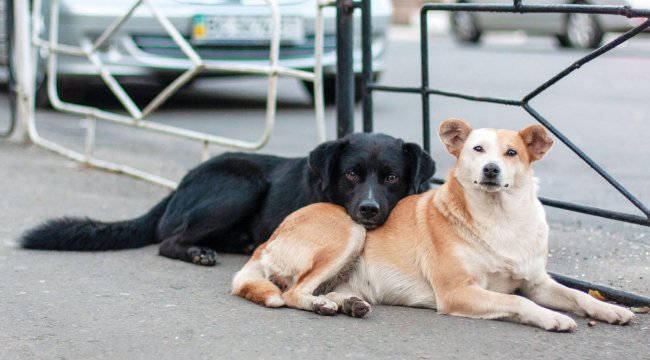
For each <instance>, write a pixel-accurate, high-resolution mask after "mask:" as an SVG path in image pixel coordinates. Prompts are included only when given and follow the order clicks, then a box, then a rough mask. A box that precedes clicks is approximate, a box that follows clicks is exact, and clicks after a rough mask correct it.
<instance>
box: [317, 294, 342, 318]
mask: <svg viewBox="0 0 650 360" xmlns="http://www.w3.org/2000/svg"><path fill="white" fill-rule="evenodd" d="M312 309H313V310H314V312H315V313H316V314H320V315H330V316H331V315H334V314H336V312H337V311H338V310H339V306H338V305H336V303H335V302H334V301H332V300H330V299H328V298H326V297H325V296H322V295H321V296H319V297H317V298H316V300H314V302H313V303H312Z"/></svg>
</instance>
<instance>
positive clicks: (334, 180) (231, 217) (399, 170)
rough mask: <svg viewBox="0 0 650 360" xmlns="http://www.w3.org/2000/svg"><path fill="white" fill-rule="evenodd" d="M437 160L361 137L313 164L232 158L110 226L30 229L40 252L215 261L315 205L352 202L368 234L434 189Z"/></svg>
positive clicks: (30, 244) (55, 224) (382, 138)
mask: <svg viewBox="0 0 650 360" xmlns="http://www.w3.org/2000/svg"><path fill="white" fill-rule="evenodd" d="M434 171H435V164H434V162H433V160H432V159H431V158H430V157H429V155H428V154H426V153H425V152H424V151H423V150H422V149H421V148H420V147H419V146H418V145H416V144H412V143H403V142H402V141H401V140H399V139H395V138H392V137H390V136H387V135H381V134H352V135H349V136H347V137H345V138H343V139H340V140H335V141H329V142H326V143H323V144H321V145H320V146H318V147H317V148H316V149H314V150H313V151H312V152H311V153H310V154H309V157H308V158H295V159H289V158H281V157H276V156H269V155H258V154H245V153H226V154H223V155H220V156H217V157H215V158H213V159H211V160H209V161H207V162H205V163H203V164H201V165H199V166H198V167H196V168H194V169H193V170H191V171H190V172H189V173H188V174H187V175H186V176H185V177H184V178H183V180H182V181H181V183H180V185H179V186H178V188H177V189H176V190H175V191H174V192H172V193H171V194H170V195H168V196H167V197H165V198H164V199H163V200H162V201H160V203H158V204H157V205H156V206H155V207H153V208H152V209H151V210H150V211H149V212H148V213H147V214H145V215H143V216H141V217H139V218H136V219H133V220H127V221H121V222H112V223H105V222H100V221H95V220H92V219H81V218H62V219H55V220H50V221H48V222H46V223H45V224H43V225H41V226H39V227H36V228H34V229H31V230H29V231H27V232H26V233H25V234H24V235H23V237H22V238H21V239H20V244H21V245H22V246H23V247H25V248H30V249H49V250H79V251H96V250H116V249H127V248H136V247H141V246H145V245H148V244H153V243H161V245H160V254H161V255H163V256H166V257H169V258H173V259H180V260H184V261H188V262H193V263H195V264H199V265H214V264H215V263H216V253H215V251H214V250H216V251H226V252H234V253H250V252H251V251H252V250H253V249H255V247H256V246H257V245H259V244H261V243H262V242H264V241H266V240H267V239H268V238H269V236H270V235H271V233H272V232H273V231H274V230H275V228H276V227H277V226H278V225H279V224H280V222H282V220H283V219H284V218H285V216H287V215H288V214H290V213H291V212H293V211H295V210H297V209H299V208H301V207H303V206H305V205H308V204H311V203H315V202H323V201H326V202H332V203H335V204H339V205H342V206H344V207H345V208H346V209H347V211H348V213H349V214H350V216H351V217H352V218H353V219H354V220H355V221H357V222H358V223H360V224H363V225H364V226H366V227H367V228H374V227H377V226H379V225H381V224H383V222H384V221H385V220H386V218H387V217H388V214H389V213H390V211H391V210H392V209H393V207H394V206H395V204H396V203H397V202H398V201H399V200H400V199H402V198H403V197H405V196H407V195H409V194H414V193H417V192H421V191H424V190H426V189H427V188H428V186H427V184H428V180H429V179H430V178H431V177H432V176H433V173H434Z"/></svg>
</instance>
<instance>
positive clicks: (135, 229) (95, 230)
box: [19, 194, 172, 251]
mask: <svg viewBox="0 0 650 360" xmlns="http://www.w3.org/2000/svg"><path fill="white" fill-rule="evenodd" d="M171 196H172V195H171V194H170V195H169V196H167V197H166V198H165V199H163V200H162V201H160V202H159V203H158V204H157V205H156V206H154V207H153V208H152V209H151V210H149V212H148V213H146V214H144V215H142V216H141V217H139V218H136V219H132V220H126V221H118V222H111V223H105V222H100V221H95V220H92V219H88V218H61V219H53V220H49V221H47V222H46V223H44V224H42V225H40V226H37V227H35V228H33V229H31V230H28V231H27V232H25V234H23V236H22V237H21V238H20V240H19V244H20V246H22V247H24V248H26V249H40V250H71V251H101V250H119V249H132V248H138V247H142V246H145V245H149V244H154V243H156V242H158V239H157V236H156V232H157V230H156V228H157V224H158V220H159V219H160V217H161V216H162V215H163V213H164V212H165V208H166V207H167V203H168V202H169V199H170V198H171Z"/></svg>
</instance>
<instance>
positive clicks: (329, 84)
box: [302, 73, 379, 105]
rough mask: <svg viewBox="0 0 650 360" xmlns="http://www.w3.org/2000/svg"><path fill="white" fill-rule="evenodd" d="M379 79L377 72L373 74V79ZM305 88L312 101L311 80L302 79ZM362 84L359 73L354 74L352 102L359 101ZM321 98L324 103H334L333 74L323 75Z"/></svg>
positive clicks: (334, 77)
mask: <svg viewBox="0 0 650 360" xmlns="http://www.w3.org/2000/svg"><path fill="white" fill-rule="evenodd" d="M377 79H379V73H375V74H374V75H373V81H377ZM302 84H303V85H304V86H305V89H307V92H308V93H309V96H310V97H311V100H312V102H313V101H314V85H313V84H312V82H311V81H303V83H302ZM362 84H363V78H362V77H361V75H356V76H355V77H354V102H355V104H356V103H359V102H360V101H361V97H362V95H363V94H362V92H361V85H362ZM323 100H324V101H325V105H334V104H336V76H335V75H325V76H323Z"/></svg>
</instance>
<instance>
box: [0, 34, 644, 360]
mask: <svg viewBox="0 0 650 360" xmlns="http://www.w3.org/2000/svg"><path fill="white" fill-rule="evenodd" d="M497 40H498V39H497ZM495 43H496V44H495V45H494V46H488V47H486V48H478V49H477V48H464V47H457V46H455V45H453V44H452V43H450V42H449V41H447V40H446V39H438V38H436V39H435V41H434V44H435V45H433V46H434V47H433V50H435V51H433V52H432V54H434V56H432V65H433V68H434V69H436V71H434V72H433V75H432V77H433V79H435V83H436V84H439V85H440V86H441V87H443V88H445V89H450V90H458V91H469V92H471V93H474V94H479V95H488V94H494V95H498V96H504V97H517V96H519V95H520V94H521V93H522V92H525V90H530V89H531V87H534V86H535V85H537V84H538V83H539V82H540V81H541V80H543V79H544V78H545V77H548V76H550V75H552V73H553V72H555V71H559V70H560V69H561V68H562V67H563V66H566V65H568V64H569V63H570V61H571V60H572V59H575V58H576V57H577V56H579V55H580V54H581V53H580V52H573V51H557V50H555V49H553V48H552V47H551V46H550V45H549V44H548V43H546V42H544V41H533V42H531V43H527V44H525V45H524V46H516V47H515V46H511V45H509V44H507V43H506V44H505V45H503V44H501V43H500V42H499V41H495ZM391 50H392V51H391V52H390V53H389V57H388V59H387V60H388V61H387V68H388V69H389V71H387V72H386V74H385V77H384V81H385V82H386V83H388V84H402V85H415V84H417V81H418V76H419V70H418V65H417V64H418V59H417V43H415V42H413V41H410V40H409V39H406V41H404V40H402V41H398V42H396V43H395V44H394V45H393V47H392V49H391ZM648 55H650V46H648V44H645V43H634V44H632V45H631V46H628V47H626V48H623V49H621V51H620V52H618V53H617V54H616V55H613V56H611V57H609V58H607V59H604V60H603V61H602V62H601V63H599V64H594V65H593V67H586V68H585V69H583V70H584V71H585V73H584V75H582V73H580V74H576V76H575V77H573V78H571V79H567V80H569V81H570V82H569V84H568V85H566V86H564V85H562V86H558V88H557V89H553V91H551V92H550V93H549V94H548V95H545V96H544V97H542V98H540V100H539V102H538V103H537V104H534V105H535V106H539V108H540V111H542V112H543V114H544V115H549V116H552V117H553V118H554V119H557V121H558V122H559V125H560V126H561V128H562V130H565V131H567V132H568V133H569V135H570V136H572V137H573V138H574V140H576V141H577V142H578V143H579V144H580V145H581V146H584V147H585V148H586V150H588V152H589V153H590V154H591V155H593V156H594V157H595V158H597V159H598V160H599V161H600V162H602V163H603V164H604V165H605V167H607V168H608V169H611V170H612V172H613V173H614V174H615V175H616V176H617V177H619V178H621V179H622V180H623V181H624V183H625V184H626V185H628V186H629V187H630V188H631V190H633V191H634V192H635V194H637V195H639V196H640V198H641V199H642V200H644V201H645V202H646V203H647V202H648V200H650V187H649V186H648V184H649V181H650V173H648V171H647V169H648V168H650V162H649V161H650V160H649V159H648V157H647V151H646V153H645V154H644V153H643V151H645V147H646V146H647V143H646V139H647V137H648V136H649V135H650V127H649V126H648V123H649V121H650V109H648V105H647V96H648V90H647V83H648V80H650V70H648V69H649V68H648V67H647V66H645V65H647V56H648ZM531 59H535V62H534V65H535V66H533V67H532V70H531V63H532V61H531ZM641 65H643V66H641ZM583 70H581V71H583ZM504 73H507V74H512V75H513V76H512V77H508V78H507V79H506V78H505V75H503V74H504ZM500 74H501V75H500ZM632 74H634V75H635V76H634V77H632V76H631V75H632ZM263 84H264V82H259V81H256V80H246V81H240V80H237V81H235V80H228V81H223V82H200V83H199V84H197V86H195V87H194V88H192V89H188V90H187V91H185V92H184V93H182V94H180V95H179V96H178V97H176V98H175V99H174V100H173V101H172V102H171V104H170V105H169V106H168V107H166V108H164V109H163V110H162V111H161V112H160V113H158V114H157V115H156V117H155V120H157V121H161V122H165V123H170V124H177V125H184V126H188V127H190V128H195V129H204V130H208V131H211V132H215V133H219V134H226V135H232V136H241V137H244V138H248V139H254V138H255V137H257V136H258V134H259V132H258V131H259V129H260V127H261V125H260V124H261V122H262V114H263V110H264V106H263V91H264V86H263ZM576 89H579V91H576ZM92 97H94V98H95V99H90V101H92V102H94V103H99V104H103V105H108V106H114V103H111V102H110V101H104V100H97V98H100V97H102V98H103V97H104V95H103V94H102V93H99V94H93V95H92ZM242 97H243V98H244V99H243V100H242V99H241V98H242ZM6 104H7V103H6V97H5V96H4V94H3V93H0V125H4V123H2V121H4V120H3V119H4V117H5V115H6ZM468 104H470V105H469V106H468ZM433 105H434V117H435V119H434V120H435V121H434V124H436V123H437V122H438V121H439V120H441V119H443V118H445V117H448V116H459V117H464V118H466V119H467V120H468V121H470V122H471V123H474V124H476V126H477V127H480V126H502V127H511V128H517V127H521V126H523V125H525V124H528V123H530V122H531V119H529V118H527V117H526V115H525V114H523V113H521V112H519V111H514V112H513V111H512V110H511V109H510V108H505V109H501V108H498V109H497V108H494V107H491V106H490V107H488V106H485V105H481V104H478V105H475V104H471V103H464V102H463V103H461V102H458V101H456V100H452V101H447V100H445V101H443V100H440V99H438V98H436V99H435V100H434V101H433ZM375 111H376V129H377V130H378V131H384V132H388V133H390V134H394V135H397V136H401V137H403V138H405V139H407V140H410V141H419V133H420V127H419V116H420V114H419V100H418V98H417V97H413V96H405V95H387V94H380V95H377V97H376V110H375ZM327 117H328V131H329V132H330V137H331V136H332V134H333V129H334V124H333V118H334V114H333V109H329V110H328V114H327ZM38 119H39V120H38V122H39V123H38V124H39V130H40V131H41V133H42V134H43V135H44V136H47V137H48V138H52V139H56V140H57V141H61V142H63V143H65V144H67V145H69V146H73V147H80V146H81V144H83V142H82V141H81V139H82V135H83V125H84V124H83V121H80V120H78V119H74V118H72V117H70V116H69V115H64V114H57V113H54V112H52V111H42V112H40V113H39V118H38ZM434 126H435V125H434ZM586 129H588V131H586ZM314 138H315V133H314V131H313V125H312V118H311V117H310V111H309V107H308V101H307V99H306V97H305V95H304V94H303V93H302V89H301V88H300V86H299V84H296V83H295V82H290V81H283V82H282V85H281V103H280V111H279V118H278V129H277V134H276V135H275V136H274V137H273V139H272V141H271V143H270V144H269V147H268V148H267V149H266V150H265V151H267V152H270V153H275V154H280V155H288V156H298V155H300V156H302V155H304V154H306V152H307V151H308V150H309V149H310V148H311V147H313V146H314V142H313V139H314ZM432 144H434V147H433V154H434V157H435V158H436V160H437V161H438V163H439V169H440V170H439V173H438V175H439V176H444V173H445V172H446V169H448V168H449V166H450V164H451V161H452V159H451V158H450V157H449V156H447V155H445V153H444V152H443V151H442V148H441V147H440V146H439V145H438V143H437V140H436V139H434V140H433V141H432ZM212 150H213V153H214V154H217V153H219V152H221V151H223V149H219V148H213V149H212ZM640 150H641V152H640ZM98 154H99V155H100V156H103V157H106V158H110V159H113V160H117V161H124V162H127V163H129V164H131V165H135V166H138V167H142V168H145V169H148V170H151V171H154V172H156V173H159V174H163V175H165V176H168V177H171V178H175V179H178V178H180V177H181V176H182V174H183V173H184V172H185V171H186V170H187V169H188V168H190V167H192V166H194V165H195V164H196V163H197V161H198V158H199V154H200V147H199V146H198V145H196V144H192V145H188V144H186V143H184V142H181V141H178V140H176V139H172V138H169V137H162V136H158V135H155V136H154V135H149V134H146V133H143V132H141V131H133V130H128V129H126V130H125V128H121V127H117V126H113V125H106V124H100V125H99V126H98ZM536 168H537V174H538V176H540V177H541V178H542V193H543V194H544V195H546V196H550V197H554V198H560V199H567V200H572V201H580V202H583V203H587V204H591V205H598V206H606V207H609V208H614V209H618V210H625V211H634V209H630V206H629V205H627V204H626V202H625V201H622V200H621V197H620V196H618V195H616V194H614V193H613V192H612V191H611V190H609V188H607V187H606V186H604V185H603V184H602V182H601V181H600V180H597V179H595V177H594V176H593V173H592V172H591V171H590V170H589V169H588V168H586V167H585V166H584V165H581V164H580V163H579V161H576V159H575V156H573V155H572V154H570V153H569V152H567V151H566V150H565V149H563V148H562V147H561V146H557V147H556V149H554V150H553V152H552V153H551V154H549V156H548V159H545V160H544V161H543V162H541V163H539V164H538V166H537V167H536ZM0 174H2V176H1V177H0V190H1V191H2V196H0V273H2V274H3V275H2V277H0V299H2V301H1V303H2V306H0V358H1V359H13V358H38V359H40V358H72V359H75V358H91V359H92V358H117V359H122V358H129V359H130V358H144V359H150V358H161V359H175V358H189V357H194V358H209V357H212V358H214V357H217V358H245V359H248V358H261V359H266V358H298V357H300V358H342V357H352V358H370V357H377V358H443V359H446V358H458V359H466V358H476V359H498V358H503V359H511V358H531V359H532V358H543V359H549V358H551V359H555V358H557V359H581V358H585V359H586V358H590V359H593V358H605V357H613V356H616V357H625V358H629V359H650V355H648V354H650V343H649V342H648V336H649V335H650V315H646V316H643V315H641V316H639V317H638V319H637V320H636V322H635V323H634V324H633V325H631V326H627V327H617V326H610V325H606V324H598V325H597V326H595V327H588V326H587V321H586V320H585V319H582V318H577V322H578V325H579V328H578V330H577V331H576V332H574V333H572V334H552V333H546V332H544V331H540V330H537V329H534V328H531V327H526V326H522V325H517V324H511V323H506V322H497V321H476V320H468V319H460V318H455V317H454V318H452V317H448V316H440V315H437V314H435V312H433V311H431V310H423V309H409V308H401V307H386V306H379V307H376V308H375V311H374V312H373V314H372V315H371V316H370V317H369V318H367V319H362V320H359V319H351V318H347V317H345V316H340V315H339V316H336V317H333V318H324V317H320V316H317V315H315V314H311V313H308V312H302V311H295V310H288V309H277V310H271V309H265V308H263V307H260V306H257V305H254V304H252V303H249V302H247V301H244V300H242V299H239V298H236V297H233V296H231V295H229V291H228V289H229V283H230V279H231V277H232V275H233V274H234V272H236V271H237V270H238V268H239V267H241V266H242V265H243V263H244V262H245V261H246V258H245V257H243V256H237V255H227V254H220V259H219V261H220V263H219V264H218V266H216V267H214V268H202V267H198V266H194V265H189V264H185V263H181V262H178V261H172V260H168V259H166V258H162V257H159V256H157V255H156V253H157V249H156V247H155V246H151V247H146V248H143V249H139V250H130V251H118V252H108V253H93V254H88V253H83V254H82V253H57V252H40V251H26V250H21V249H17V248H15V247H14V246H13V245H12V244H13V241H14V240H15V239H16V237H17V236H18V235H19V234H20V233H21V232H22V231H23V230H24V229H26V228H28V227H30V226H34V225H36V224H38V223H39V222H41V221H42V220H44V219H46V218H50V217H56V216H62V215H78V216H91V217H96V218H100V219H103V220H118V219H124V218H129V217H133V216H137V215H139V214H141V213H143V212H144V211H146V210H147V209H148V208H149V207H151V206H152V205H153V204H155V203H156V202H157V201H158V200H159V199H160V198H161V197H162V196H164V194H166V190H165V189H162V188H160V187H157V186H154V185H150V184H147V183H144V182H142V181H138V180H133V179H130V178H127V177H123V176H119V175H115V174H107V173H104V172H100V171H96V170H92V169H87V168H84V167H83V166H80V165H79V164H76V163H72V162H70V161H67V160H65V159H63V158H61V157H58V156H56V155H52V154H50V153H47V152H45V151H43V150H40V149H38V148H36V147H33V146H30V147H25V146H20V145H16V144H10V143H7V142H0ZM548 212H549V219H550V220H551V228H552V229H551V258H550V259H549V268H550V269H551V270H553V271H557V272H560V273H564V274H567V275H571V276H577V277H581V278H584V279H587V280H591V281H596V282H600V283H604V284H607V285H610V286H615V287H618V288H622V289H624V290H627V291H633V292H637V293H641V294H645V295H646V296H647V295H650V285H649V284H650V282H649V281H648V279H649V278H650V231H648V229H647V228H642V227H638V226H630V225H626V224H620V223H614V222H611V221H606V220H599V219H593V218H589V217H586V216H580V215H574V214H571V213H567V212H564V211H558V210H552V209H549V210H548Z"/></svg>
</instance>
